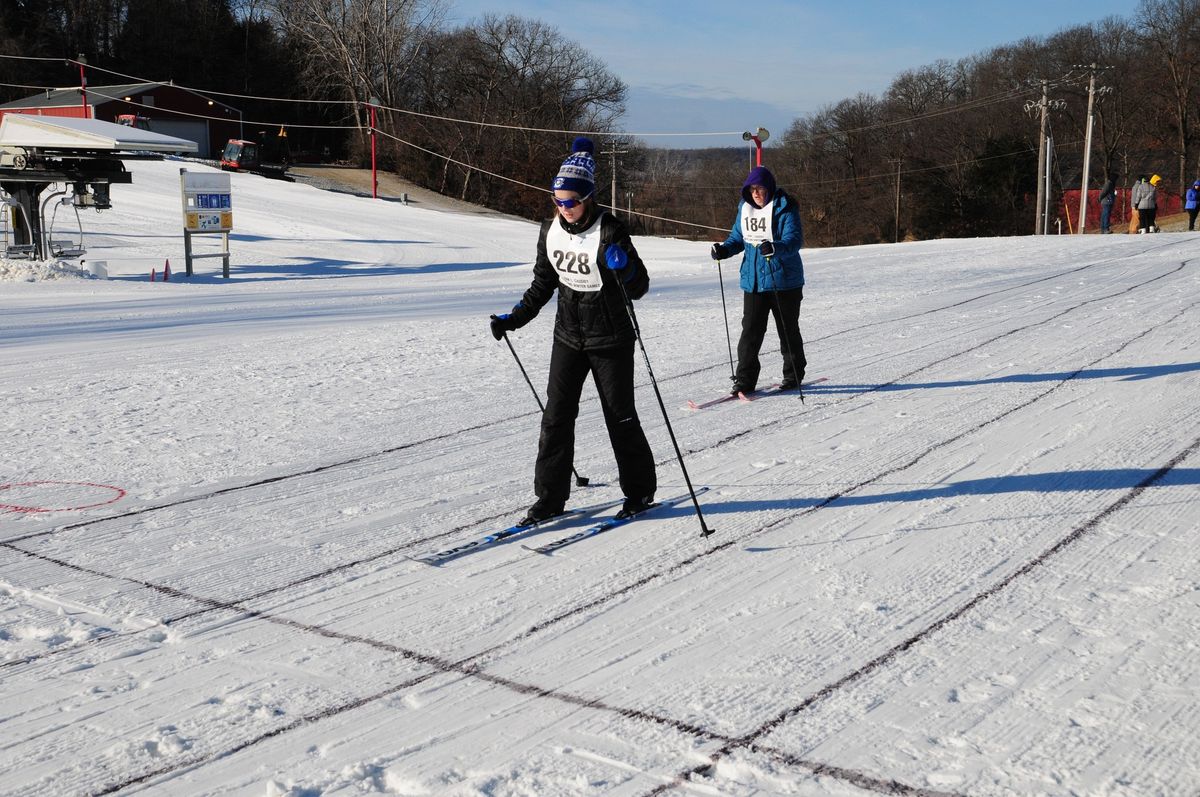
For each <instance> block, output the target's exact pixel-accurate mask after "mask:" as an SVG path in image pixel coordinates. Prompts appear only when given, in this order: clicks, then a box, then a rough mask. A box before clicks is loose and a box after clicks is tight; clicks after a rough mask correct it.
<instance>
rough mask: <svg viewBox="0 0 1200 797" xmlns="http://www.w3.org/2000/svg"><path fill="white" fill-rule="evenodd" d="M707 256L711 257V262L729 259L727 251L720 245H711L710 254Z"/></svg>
mask: <svg viewBox="0 0 1200 797" xmlns="http://www.w3.org/2000/svg"><path fill="white" fill-rule="evenodd" d="M709 254H711V255H712V259H713V260H725V259H726V258H727V257H729V250H728V249H726V248H725V247H724V246H722V245H721V244H713V245H712V252H710V253H709Z"/></svg>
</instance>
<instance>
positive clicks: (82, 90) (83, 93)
mask: <svg viewBox="0 0 1200 797" xmlns="http://www.w3.org/2000/svg"><path fill="white" fill-rule="evenodd" d="M75 62H76V63H77V64H79V102H80V105H82V106H83V108H82V110H83V118H84V119H88V118H90V117H91V114H90V113H89V112H88V101H87V73H86V72H84V69H85V68H86V67H87V58H86V57H85V56H84V54H83V53H80V54H79V57H78V58H76V59H75Z"/></svg>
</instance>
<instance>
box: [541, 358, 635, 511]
mask: <svg viewBox="0 0 1200 797" xmlns="http://www.w3.org/2000/svg"><path fill="white" fill-rule="evenodd" d="M633 345H634V344H633V342H630V343H628V344H625V345H621V346H616V347H613V348H606V349H595V350H590V351H579V350H576V349H572V348H571V347H569V346H566V345H564V344H562V343H560V342H559V341H558V340H555V341H554V348H553V350H552V351H551V353H550V376H549V385H548V386H547V390H546V393H547V395H546V411H545V412H544V413H542V433H541V438H540V439H539V441H538V457H537V465H536V466H535V468H534V479H533V490H534V493H535V494H536V495H537V497H538V501H539V503H546V504H562V503H564V502H566V500H567V496H568V495H569V494H570V492H571V466H572V463H573V462H574V459H575V418H576V417H577V416H578V415H579V397H580V395H581V394H582V392H583V383H584V381H585V380H586V379H587V375H588V373H589V372H590V373H591V374H592V379H593V381H594V382H595V383H596V391H597V392H598V393H599V394H600V407H601V409H602V410H603V411H604V423H605V424H606V425H607V426H608V439H609V441H610V442H611V443H612V448H613V454H615V455H616V458H617V473H618V476H619V478H620V483H621V490H622V492H623V493H624V494H625V496H626V497H627V498H649V497H652V496H653V495H654V491H655V490H656V489H657V488H658V482H657V476H656V474H655V471H654V454H653V453H652V452H651V451H650V444H649V443H648V442H646V434H645V432H643V431H642V423H641V421H640V420H639V419H638V414H637V407H636V405H635V403H634V398H633Z"/></svg>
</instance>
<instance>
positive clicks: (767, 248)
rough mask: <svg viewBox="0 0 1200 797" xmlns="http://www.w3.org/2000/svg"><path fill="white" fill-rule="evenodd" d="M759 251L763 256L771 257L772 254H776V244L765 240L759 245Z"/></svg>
mask: <svg viewBox="0 0 1200 797" xmlns="http://www.w3.org/2000/svg"><path fill="white" fill-rule="evenodd" d="M758 251H759V252H760V253H761V254H762V256H763V257H770V256H771V255H773V254H775V244H773V243H771V242H770V241H763V242H762V243H760V244H759V245H758Z"/></svg>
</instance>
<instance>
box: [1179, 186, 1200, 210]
mask: <svg viewBox="0 0 1200 797" xmlns="http://www.w3.org/2000/svg"><path fill="white" fill-rule="evenodd" d="M1183 207H1184V209H1185V210H1192V209H1193V208H1196V207H1200V188H1196V187H1195V186H1192V187H1191V188H1189V189H1188V190H1187V202H1186V203H1185V204H1184V206H1183Z"/></svg>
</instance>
